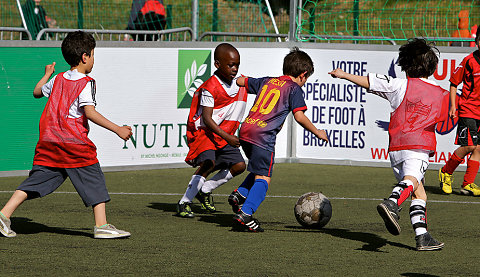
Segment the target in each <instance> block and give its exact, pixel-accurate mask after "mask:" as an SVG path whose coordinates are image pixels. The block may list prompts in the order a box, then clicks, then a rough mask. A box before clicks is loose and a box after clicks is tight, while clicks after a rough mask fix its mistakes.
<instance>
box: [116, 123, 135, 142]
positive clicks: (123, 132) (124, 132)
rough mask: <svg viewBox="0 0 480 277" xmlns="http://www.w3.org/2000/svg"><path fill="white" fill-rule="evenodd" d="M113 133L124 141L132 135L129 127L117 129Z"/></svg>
mask: <svg viewBox="0 0 480 277" xmlns="http://www.w3.org/2000/svg"><path fill="white" fill-rule="evenodd" d="M115 133H117V135H118V136H119V137H120V138H121V139H123V140H125V141H126V140H128V139H129V138H130V137H131V136H132V135H133V133H132V128H131V127H130V126H122V127H120V128H118V130H117V131H116V132H115Z"/></svg>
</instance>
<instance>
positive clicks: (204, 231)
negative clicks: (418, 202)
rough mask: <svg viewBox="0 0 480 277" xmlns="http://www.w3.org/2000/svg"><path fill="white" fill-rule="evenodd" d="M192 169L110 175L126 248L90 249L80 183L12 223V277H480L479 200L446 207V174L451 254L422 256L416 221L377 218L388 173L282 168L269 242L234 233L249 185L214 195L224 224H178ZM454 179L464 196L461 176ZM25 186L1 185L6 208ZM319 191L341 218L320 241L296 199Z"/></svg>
mask: <svg viewBox="0 0 480 277" xmlns="http://www.w3.org/2000/svg"><path fill="white" fill-rule="evenodd" d="M191 174H192V169H189V168H183V169H163V170H148V171H131V172H110V173H106V174H105V175H106V179H107V185H108V189H109V191H110V193H111V197H112V201H111V202H110V203H108V204H107V213H108V218H109V221H110V223H113V224H115V225H116V226H117V227H119V228H120V229H125V230H128V231H130V232H131V233H132V237H131V238H129V239H123V240H95V239H93V238H92V232H93V230H92V229H93V216H92V212H91V210H90V209H89V208H85V207H84V206H83V204H82V201H81V200H80V197H79V196H78V195H77V194H76V193H75V192H74V189H73V186H72V185H71V183H70V182H66V183H65V184H64V185H63V186H62V187H60V189H59V190H58V191H57V192H56V193H54V194H52V195H49V196H47V197H45V198H42V199H36V200H32V201H27V202H25V203H24V204H23V205H22V206H20V208H19V209H18V210H17V211H16V212H15V213H14V215H13V217H12V228H13V229H14V230H15V231H16V232H17V234H18V235H17V237H16V238H11V239H7V238H4V237H0V251H1V252H0V255H1V258H0V260H1V273H0V275H2V276H7V275H15V276H30V275H43V276H59V275H68V276H101V275H107V274H108V275H130V276H147V275H150V276H234V275H235V276H240V275H245V276H478V274H479V268H478V265H477V264H476V259H475V256H476V253H477V250H478V241H477V239H476V234H477V233H478V230H479V229H480V224H479V222H480V221H479V220H478V207H479V204H480V199H479V198H473V197H467V196H461V195H458V194H453V195H448V196H446V195H442V194H440V191H439V189H438V188H437V181H436V174H437V172H436V171H433V170H432V171H428V172H427V193H428V195H429V202H428V205H427V208H428V222H429V231H430V232H431V233H432V234H433V235H434V237H435V238H437V239H438V240H440V241H443V242H445V248H444V249H443V250H442V251H434V252H417V251H415V250H414V249H415V248H414V246H415V241H414V233H413V230H412V228H411V225H410V221H409V217H408V207H409V203H408V202H407V203H405V204H404V205H403V206H404V207H403V209H404V210H403V211H402V212H401V213H400V216H401V219H400V224H401V226H402V233H401V234H400V235H399V236H396V237H395V236H392V235H390V234H389V233H388V232H387V231H386V229H385V227H384V225H383V221H382V220H381V218H380V217H379V216H378V214H377V212H376V208H375V207H376V205H377V204H378V203H379V202H380V200H381V199H382V198H384V197H386V196H388V195H389V194H390V192H391V189H392V185H393V184H394V183H395V180H394V177H393V173H392V172H391V169H390V168H372V167H349V166H330V165H311V164H278V165H276V167H275V172H274V176H273V179H272V184H271V187H270V189H269V191H268V195H269V197H267V199H266V200H265V202H264V203H263V204H262V205H261V206H260V208H259V210H258V212H257V213H256V217H257V218H258V219H259V220H260V222H261V223H262V227H264V228H265V232H264V233H258V234H256V233H239V232H233V231H231V224H232V212H231V210H230V206H229V205H228V203H227V201H226V199H227V195H228V194H229V193H230V192H231V191H232V190H233V188H234V187H236V186H238V185H239V184H240V183H241V181H242V180H243V178H244V177H245V176H246V173H244V174H243V175H241V176H238V177H236V178H234V179H233V180H232V181H230V182H229V183H227V184H225V185H224V186H223V187H220V188H219V189H217V190H216V191H215V201H216V204H217V208H218V209H219V210H220V212H218V213H215V214H204V213H202V212H201V210H200V209H199V206H198V205H197V206H195V207H194V211H196V212H198V213H197V214H196V215H197V216H196V217H195V218H194V219H184V218H179V217H176V216H174V214H175V203H176V202H177V201H178V200H179V199H180V197H181V195H182V194H183V192H184V191H185V187H186V183H187V182H188V181H189V179H190V176H191ZM455 176H456V185H455V191H458V187H459V186H460V184H459V183H460V180H461V179H462V178H463V173H462V172H460V173H458V174H456V175H455ZM23 179H24V177H6V178H1V184H2V185H1V188H0V190H1V191H2V192H1V193H0V203H1V204H2V205H3V204H4V203H5V202H6V201H7V200H8V198H9V197H10V196H11V193H12V192H13V190H14V189H15V188H16V186H17V185H18V184H19V183H20V182H21V181H22V180H23ZM309 191H321V192H323V193H324V194H325V195H327V196H328V197H329V198H330V200H331V202H332V206H333V216H332V219H331V221H330V222H329V223H328V224H327V225H326V226H325V227H324V228H323V229H321V230H310V229H304V228H302V227H300V225H299V224H298V223H297V222H296V220H295V217H294V215H293V206H294V204H295V202H296V199H297V198H298V196H300V195H301V194H303V193H305V192H309Z"/></svg>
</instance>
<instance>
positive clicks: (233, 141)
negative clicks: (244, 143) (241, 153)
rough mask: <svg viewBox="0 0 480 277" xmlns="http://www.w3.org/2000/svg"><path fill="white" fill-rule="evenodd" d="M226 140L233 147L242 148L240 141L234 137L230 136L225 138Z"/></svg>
mask: <svg viewBox="0 0 480 277" xmlns="http://www.w3.org/2000/svg"><path fill="white" fill-rule="evenodd" d="M225 140H226V141H227V142H228V144H230V145H231V146H233V147H237V148H238V147H240V139H238V137H236V136H234V135H230V134H228V136H227V137H226V138H225Z"/></svg>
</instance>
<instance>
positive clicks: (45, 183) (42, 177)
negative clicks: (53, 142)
mask: <svg viewBox="0 0 480 277" xmlns="http://www.w3.org/2000/svg"><path fill="white" fill-rule="evenodd" d="M67 177H69V178H70V181H72V184H73V186H74V187H75V190H76V191H77V192H78V194H79V195H80V197H81V198H82V200H83V203H84V204H85V206H86V207H89V206H94V205H96V204H99V203H103V202H108V201H110V196H109V195H108V191H107V186H106V184H105V176H104V175H103V172H102V169H100V164H99V163H96V164H92V165H89V166H84V167H77V168H57V167H47V166H42V165H34V166H33V167H32V170H31V171H30V173H29V176H28V178H27V179H25V181H23V183H21V184H20V186H18V188H17V189H18V190H21V191H24V192H26V193H27V195H28V198H27V199H34V198H37V197H43V196H45V195H48V194H50V193H52V192H54V191H55V190H56V189H57V188H58V187H60V185H61V184H63V182H64V181H65V179H67Z"/></svg>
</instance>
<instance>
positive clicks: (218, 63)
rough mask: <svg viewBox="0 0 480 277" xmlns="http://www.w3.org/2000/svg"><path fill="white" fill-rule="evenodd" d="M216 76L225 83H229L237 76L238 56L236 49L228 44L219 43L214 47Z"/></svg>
mask: <svg viewBox="0 0 480 277" xmlns="http://www.w3.org/2000/svg"><path fill="white" fill-rule="evenodd" d="M213 59H214V60H215V63H214V65H215V67H216V68H217V75H218V76H219V77H220V78H222V79H223V80H224V81H225V82H227V83H231V82H232V80H233V78H235V76H237V73H238V67H239V66H240V54H239V53H238V50H237V48H235V47H234V46H233V45H231V44H229V43H221V44H219V45H218V46H217V47H215V51H214V52H213Z"/></svg>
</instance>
